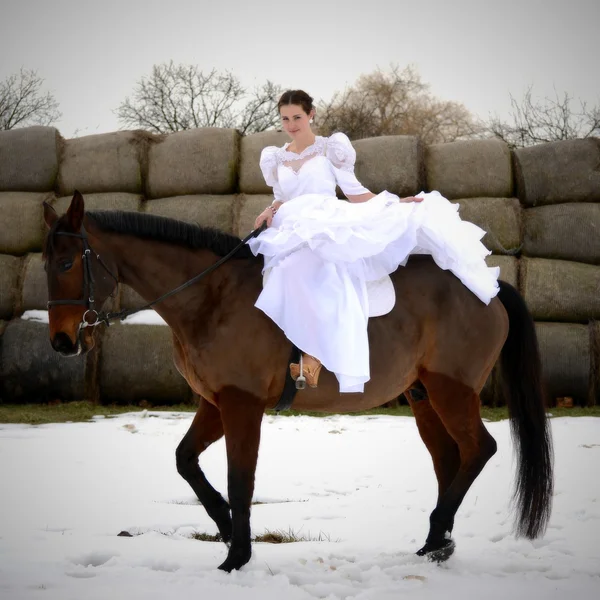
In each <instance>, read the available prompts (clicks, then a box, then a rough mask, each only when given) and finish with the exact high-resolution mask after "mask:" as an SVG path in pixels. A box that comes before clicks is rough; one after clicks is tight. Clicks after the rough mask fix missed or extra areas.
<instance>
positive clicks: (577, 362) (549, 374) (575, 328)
mask: <svg viewBox="0 0 600 600" xmlns="http://www.w3.org/2000/svg"><path fill="white" fill-rule="evenodd" d="M535 328H536V333H537V336H538V342H539V345H540V355H541V359H542V372H543V380H544V384H545V388H546V393H547V396H548V398H549V399H550V401H551V403H552V404H554V402H553V401H554V400H555V399H556V398H559V397H562V396H571V397H573V399H575V400H576V402H577V403H579V404H583V403H587V401H588V397H589V376H590V343H589V332H588V328H587V326H586V325H575V324H572V323H536V327H535Z"/></svg>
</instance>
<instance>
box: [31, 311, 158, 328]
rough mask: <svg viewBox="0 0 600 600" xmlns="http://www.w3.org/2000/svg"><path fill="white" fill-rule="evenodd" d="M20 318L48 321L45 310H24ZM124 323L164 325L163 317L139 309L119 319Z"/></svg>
mask: <svg viewBox="0 0 600 600" xmlns="http://www.w3.org/2000/svg"><path fill="white" fill-rule="evenodd" d="M21 319H23V320H24V321H36V322H38V323H48V311H47V310H26V311H25V312H24V313H23V314H22V315H21ZM121 322H122V323H123V324H124V325H166V323H165V321H164V319H163V318H162V317H161V316H160V315H159V314H158V313H157V312H155V311H154V310H152V309H149V310H141V311H140V312H138V313H135V314H134V315H131V316H130V317H127V318H126V319H123V321H121Z"/></svg>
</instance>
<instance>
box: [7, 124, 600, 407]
mask: <svg viewBox="0 0 600 600" xmlns="http://www.w3.org/2000/svg"><path fill="white" fill-rule="evenodd" d="M286 139H287V137H286V136H285V134H282V133H280V132H265V133H261V134H255V135H250V136H246V137H243V138H241V137H240V135H239V133H238V132H237V131H235V130H231V129H212V128H207V129H197V130H191V131H185V132H180V133H175V134H171V135H168V136H155V135H151V134H148V133H145V132H117V133H109V134H101V135H93V136H86V137H82V138H76V139H71V140H63V139H62V138H61V137H60V135H59V134H58V132H57V131H56V130H55V129H53V128H49V127H32V128H27V129H22V130H15V131H9V132H0V210H1V211H2V215H3V219H2V222H1V224H0V399H1V400H2V401H4V402H15V401H25V400H34V401H40V400H42V401H43V400H52V399H54V398H61V399H65V400H68V399H80V398H89V399H92V400H100V401H103V402H111V403H112V402H139V401H141V400H147V401H150V402H154V403H166V402H181V401H187V400H190V399H191V398H192V394H191V392H190V390H189V388H188V386H187V384H186V383H185V382H184V380H183V379H182V378H181V376H180V375H179V374H178V373H177V372H176V370H175V367H174V365H173V361H172V355H171V350H172V342H171V336H170V331H169V330H168V328H166V327H164V326H159V325H136V326H134V325H115V326H114V327H111V328H110V329H109V330H105V329H104V328H99V330H98V331H97V332H96V336H97V342H98V343H97V346H96V349H95V350H94V351H93V352H92V353H90V354H89V355H87V356H85V357H78V358H75V359H63V358H62V357H60V356H58V355H57V354H56V353H54V352H53V351H52V349H51V347H50V344H49V340H48V327H47V325H46V324H45V323H38V322H33V321H24V320H22V319H21V318H20V317H21V315H22V314H23V312H24V311H26V310H32V309H40V310H44V309H45V308H46V302H47V289H46V281H45V274H44V271H43V268H42V258H41V247H42V241H43V236H44V231H45V226H44V224H43V210H42V201H44V200H46V201H48V202H50V203H51V204H52V205H53V206H54V208H55V209H56V211H57V212H58V213H59V214H60V213H63V212H64V211H65V210H66V208H67V206H68V204H69V202H70V200H71V197H72V194H73V191H74V190H75V189H77V190H79V191H80V192H82V193H83V194H84V198H85V203H86V208H87V209H88V210H128V211H138V212H144V213H149V214H156V215H163V216H167V217H174V218H177V219H181V220H184V221H189V222H193V223H199V224H201V225H209V226H213V227H216V228H218V229H221V230H223V231H226V232H230V233H234V234H237V235H239V236H245V235H246V234H247V233H248V232H249V231H250V230H251V229H252V227H253V223H254V220H255V218H256V216H257V215H258V214H259V213H260V212H261V210H262V209H263V208H264V207H265V206H266V205H268V204H270V202H271V201H272V195H271V192H272V190H271V188H269V187H268V186H267V185H266V184H265V182H264V179H263V176H262V174H261V172H260V169H259V156H260V152H261V151H262V149H263V148H264V147H266V146H269V145H275V146H281V145H282V144H283V143H284V142H285V141H286ZM354 145H355V147H356V150H357V153H358V159H357V164H356V173H357V176H358V178H359V179H360V180H361V181H362V182H363V184H364V185H366V186H367V187H369V188H370V189H371V190H372V191H374V192H379V191H381V190H383V189H387V190H389V191H390V192H393V193H396V194H398V195H400V196H407V195H412V194H415V193H418V192H419V191H421V190H429V191H430V190H434V189H435V190H438V191H440V192H441V193H442V194H443V195H445V196H446V197H448V198H449V199H451V200H452V201H454V202H457V203H458V204H459V206H460V214H461V216H462V217H463V218H465V219H467V220H470V221H472V222H474V223H476V224H478V225H479V226H481V227H482V228H483V229H484V230H485V231H486V232H487V234H486V236H485V237H484V239H483V242H484V243H485V244H486V245H487V246H488V247H489V248H490V249H491V250H492V251H493V255H492V256H490V257H489V258H488V262H489V264H490V266H499V267H500V270H501V277H502V278H503V279H505V280H506V281H508V282H510V283H512V284H513V285H515V286H516V287H518V289H519V290H520V291H521V293H522V294H523V295H524V296H525V299H526V301H527V303H528V305H529V307H530V310H531V311H532V314H533V316H534V318H535V320H536V322H537V328H538V333H539V339H540V346H541V352H542V359H543V367H544V372H545V375H546V379H547V381H548V389H549V392H550V395H551V396H552V397H553V398H554V397H556V396H561V395H570V396H573V397H575V398H576V400H577V401H578V402H580V403H584V402H585V403H588V404H593V403H595V402H596V400H597V398H598V394H599V393H600V383H599V381H600V380H599V376H598V371H599V369H598V367H599V364H600V326H599V325H598V322H597V321H596V320H597V319H599V314H600V308H599V305H598V302H599V299H600V294H598V290H599V287H600V275H599V270H600V236H599V235H598V231H599V230H600V182H599V177H600V173H599V172H598V170H597V165H598V163H599V162H600V150H599V145H598V143H597V141H594V140H579V141H575V142H562V143H559V144H547V145H543V146H539V147H535V148H530V149H525V150H518V151H516V152H515V153H514V155H512V156H511V153H510V151H509V150H508V148H507V147H506V145H505V144H503V143H501V142H499V141H497V140H478V141H470V142H455V143H451V144H440V145H434V146H430V147H428V148H426V149H423V148H422V147H421V145H420V143H419V140H418V139H417V138H415V137H411V136H387V137H380V138H372V139H366V140H359V141H357V142H355V144H354ZM517 198H518V199H517ZM147 300H150V299H147ZM143 303H144V300H143V299H142V298H140V297H139V296H137V294H135V293H134V292H133V291H132V290H130V289H128V288H125V287H123V288H122V289H121V290H120V293H119V295H118V296H117V298H115V300H114V301H113V304H112V306H110V308H111V309H119V308H137V307H139V306H141V305H142V304H143ZM492 382H493V378H492V379H491V380H490V383H492ZM486 392H487V395H485V394H484V399H485V401H486V402H489V403H491V402H494V401H495V400H494V389H493V385H488V386H487V387H486Z"/></svg>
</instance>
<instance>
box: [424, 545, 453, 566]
mask: <svg viewBox="0 0 600 600" xmlns="http://www.w3.org/2000/svg"><path fill="white" fill-rule="evenodd" d="M455 548H456V544H455V543H454V540H452V539H447V540H444V541H443V542H442V543H441V544H439V545H438V544H435V545H434V544H430V543H429V542H427V543H426V544H425V545H424V546H423V547H422V548H421V549H420V550H418V551H417V556H425V557H426V558H427V560H428V561H430V562H437V563H442V562H445V561H447V560H448V559H449V558H450V557H451V556H452V555H453V554H454V549H455Z"/></svg>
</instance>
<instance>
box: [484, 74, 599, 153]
mask: <svg viewBox="0 0 600 600" xmlns="http://www.w3.org/2000/svg"><path fill="white" fill-rule="evenodd" d="M572 101H573V97H572V96H570V95H569V94H568V93H567V92H565V93H564V94H563V95H562V96H560V95H559V94H558V92H556V90H555V97H554V98H544V99H543V100H539V99H535V98H534V96H533V87H532V86H529V88H528V89H527V91H526V92H525V93H524V94H523V99H522V101H521V102H520V103H519V102H518V101H517V100H515V98H514V97H513V96H512V95H511V96H510V102H511V111H510V117H511V119H512V123H507V122H505V121H502V120H501V119H500V118H498V117H497V116H495V117H492V118H490V119H489V121H488V122H487V123H485V124H484V131H485V132H486V133H487V135H492V136H494V137H497V138H500V139H501V140H503V141H505V142H506V143H507V144H508V145H509V146H510V147H511V148H522V147H525V146H533V145H535V144H542V143H544V142H555V141H557V140H571V139H578V138H587V137H600V106H595V107H593V108H588V106H587V104H586V103H585V102H582V101H580V102H579V111H575V110H574V109H573V108H572Z"/></svg>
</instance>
